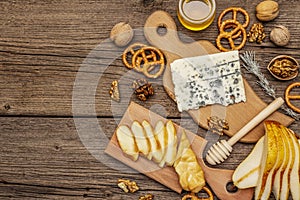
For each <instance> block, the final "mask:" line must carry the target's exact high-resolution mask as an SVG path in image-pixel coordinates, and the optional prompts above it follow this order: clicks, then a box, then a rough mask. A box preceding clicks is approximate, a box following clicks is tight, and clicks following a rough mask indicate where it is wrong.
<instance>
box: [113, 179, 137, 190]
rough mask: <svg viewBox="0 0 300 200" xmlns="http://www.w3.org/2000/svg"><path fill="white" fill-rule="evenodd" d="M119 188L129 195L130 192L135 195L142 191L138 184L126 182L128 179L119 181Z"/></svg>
mask: <svg viewBox="0 0 300 200" xmlns="http://www.w3.org/2000/svg"><path fill="white" fill-rule="evenodd" d="M118 186H119V188H121V189H122V190H123V191H124V192H126V193H128V192H130V193H134V192H136V191H138V190H139V189H140V188H139V187H138V185H137V184H136V182H134V181H130V180H126V179H119V180H118Z"/></svg>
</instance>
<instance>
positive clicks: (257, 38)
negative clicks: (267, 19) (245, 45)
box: [247, 23, 266, 44]
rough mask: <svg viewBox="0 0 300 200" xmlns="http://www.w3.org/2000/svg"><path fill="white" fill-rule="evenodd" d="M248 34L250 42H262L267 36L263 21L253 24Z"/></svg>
mask: <svg viewBox="0 0 300 200" xmlns="http://www.w3.org/2000/svg"><path fill="white" fill-rule="evenodd" d="M247 36H248V37H249V42H256V43H258V44H261V43H262V42H263V40H264V39H265V37H266V34H265V32H264V26H263V25H262V24H261V23H256V24H253V25H252V26H251V29H250V32H249V33H248V35H247Z"/></svg>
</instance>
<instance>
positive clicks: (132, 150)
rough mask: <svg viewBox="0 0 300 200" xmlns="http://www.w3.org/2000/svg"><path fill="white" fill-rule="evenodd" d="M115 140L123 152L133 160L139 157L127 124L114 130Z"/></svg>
mask: <svg viewBox="0 0 300 200" xmlns="http://www.w3.org/2000/svg"><path fill="white" fill-rule="evenodd" d="M116 136H117V141H118V143H119V146H120V148H121V149H122V151H123V153H124V154H125V155H127V156H128V157H129V158H130V159H132V160H133V161H136V160H137V159H138V157H139V152H138V147H137V144H136V142H135V139H134V136H133V134H132V132H131V130H130V129H129V128H128V126H125V125H122V126H119V127H118V128H117V130H116Z"/></svg>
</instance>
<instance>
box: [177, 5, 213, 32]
mask: <svg viewBox="0 0 300 200" xmlns="http://www.w3.org/2000/svg"><path fill="white" fill-rule="evenodd" d="M215 15H216V2H215V0H179V5H178V11H177V16H178V19H179V21H180V23H181V24H182V25H183V26H184V27H185V28H187V29H189V30H192V31H200V30H203V29H205V28H207V27H208V26H209V25H210V24H211V23H212V22H213V20H214V18H215Z"/></svg>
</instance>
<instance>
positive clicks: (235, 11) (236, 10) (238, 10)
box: [218, 7, 250, 28]
mask: <svg viewBox="0 0 300 200" xmlns="http://www.w3.org/2000/svg"><path fill="white" fill-rule="evenodd" d="M229 12H232V18H231V19H232V20H234V21H238V19H237V14H238V13H242V15H243V16H244V18H245V22H244V23H243V24H242V26H243V27H244V28H247V27H248V25H249V23H250V17H249V14H248V13H247V11H246V10H244V9H243V8H240V7H230V8H227V9H225V10H223V12H222V13H221V14H220V15H219V18H218V27H219V28H220V27H221V25H222V22H223V17H224V16H225V15H226V14H227V13H229Z"/></svg>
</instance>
